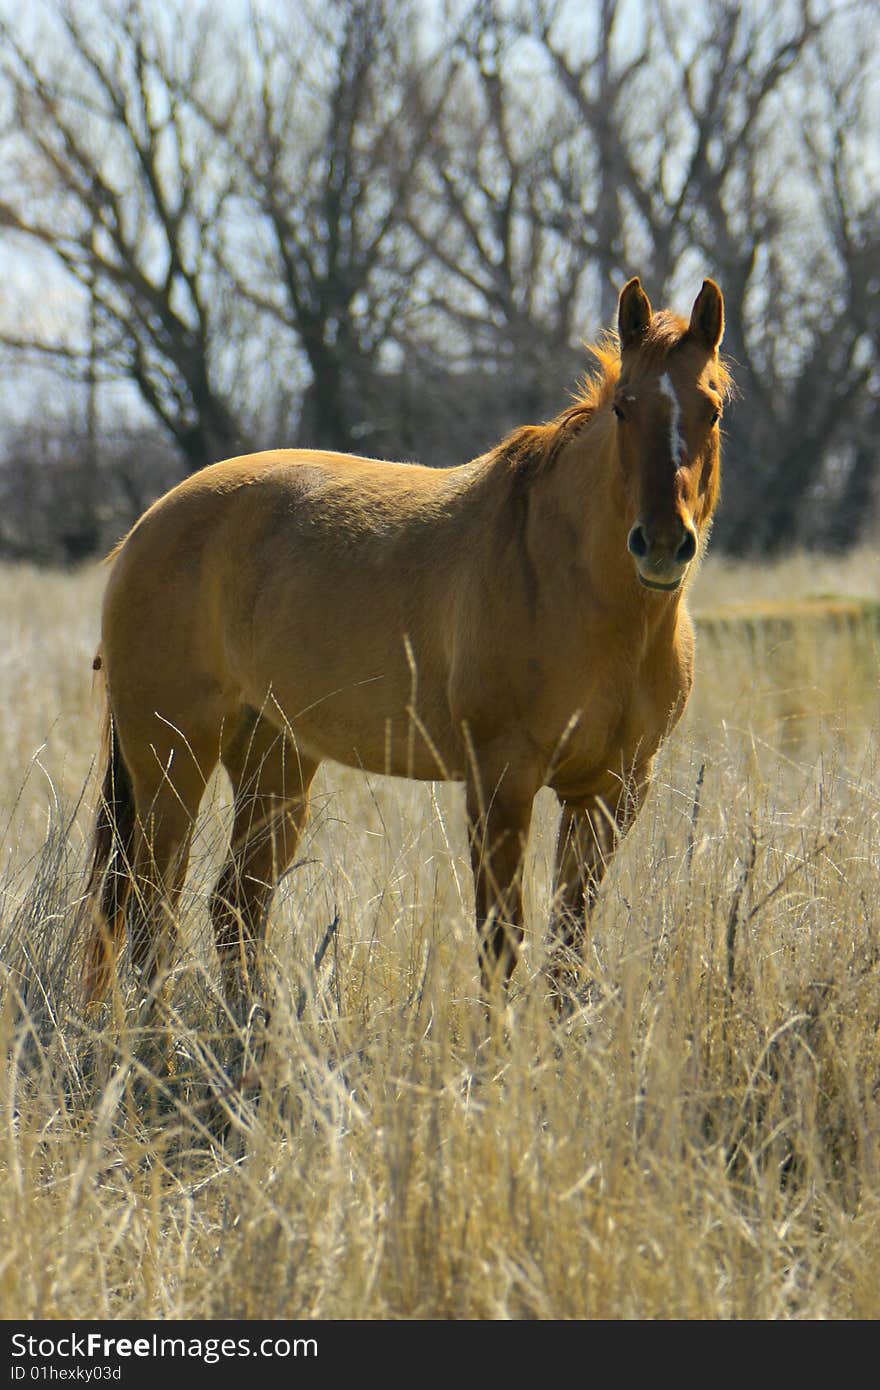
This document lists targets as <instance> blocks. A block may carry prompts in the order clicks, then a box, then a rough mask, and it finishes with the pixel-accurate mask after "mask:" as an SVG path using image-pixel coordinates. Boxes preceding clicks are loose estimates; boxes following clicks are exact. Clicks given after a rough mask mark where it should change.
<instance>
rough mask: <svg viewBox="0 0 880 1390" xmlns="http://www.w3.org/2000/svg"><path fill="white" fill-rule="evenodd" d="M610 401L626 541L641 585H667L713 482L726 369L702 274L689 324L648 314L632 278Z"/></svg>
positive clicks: (695, 534)
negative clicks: (624, 499)
mask: <svg viewBox="0 0 880 1390" xmlns="http://www.w3.org/2000/svg"><path fill="white" fill-rule="evenodd" d="M617 326H618V336H619V339H620V375H619V378H618V383H617V389H616V391H615V394H614V399H613V406H612V408H613V410H614V414H615V415H616V417H617V422H616V430H617V452H618V458H619V462H620V467H621V470H622V473H623V485H624V492H625V495H626V497H627V507H628V517H627V524H628V526H629V533H628V538H627V547H628V549H629V552H630V554H631V555H632V557H633V561H634V563H635V567H636V574H637V575H638V578H639V580H640V581H641V583H642V584H643V585H645V587H646V588H649V589H661V590H663V589H665V590H673V589H677V588H678V587H679V585H680V584H681V582H682V579H683V578H684V575H685V572H686V571H687V568H688V566H689V565H690V563H691V561H692V560H693V558H694V556H695V555H696V554H697V550H698V547H699V540H700V535H701V533H702V531H703V529H704V528H705V526H706V524H707V523H708V521H709V518H710V517H711V515H712V511H713V509H714V507H715V503H716V500H717V497H718V484H719V455H720V445H719V429H718V425H719V421H720V418H721V408H722V404H723V399H724V393H725V386H726V384H727V381H728V377H727V373H726V371H725V369H724V367H723V365H722V364H721V362H720V361H719V358H718V344H719V343H720V342H721V335H722V333H723V331H724V302H723V300H722V297H721V291H720V290H719V288H718V286H717V285H716V284H715V283H714V281H712V280H705V281H704V282H703V288H702V289H701V291H700V293H699V294H698V296H697V298H696V301H695V303H694V307H693V312H692V313H691V318H690V322H689V323H687V322H686V321H685V320H684V319H678V318H676V317H675V316H674V315H672V314H669V313H667V312H663V313H658V314H652V312H651V305H650V304H649V302H648V298H647V295H646V294H645V292H644V291H643V289H642V287H641V285H640V283H639V281H638V279H634V280H630V281H629V283H628V284H627V285H626V286H624V289H623V291H622V292H621V295H620V303H619V305H618V315H617Z"/></svg>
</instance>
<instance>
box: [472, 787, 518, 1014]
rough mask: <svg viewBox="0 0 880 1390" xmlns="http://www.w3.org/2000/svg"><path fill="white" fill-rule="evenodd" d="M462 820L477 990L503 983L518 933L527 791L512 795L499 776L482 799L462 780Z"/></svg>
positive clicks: (487, 993) (499, 986)
mask: <svg viewBox="0 0 880 1390" xmlns="http://www.w3.org/2000/svg"><path fill="white" fill-rule="evenodd" d="M467 810H468V822H469V825H470V841H471V863H472V866H473V872H474V890H475V897H476V915H477V950H478V953H479V961H480V977H481V980H482V986H483V992H484V995H485V996H486V998H487V999H491V998H492V997H493V996H494V995H495V994H496V992H497V991H498V990H499V989H501V990H502V991H503V990H504V989H505V988H506V986H507V983H508V981H509V979H510V976H511V974H512V973H513V970H514V967H515V965H516V963H517V960H518V959H519V948H520V944H521V942H522V937H523V909H522V872H523V859H524V855H525V849H526V842H527V840H528V834H529V823H530V820H531V814H532V791H531V789H529V790H528V791H527V792H526V793H525V794H519V795H517V794H516V792H515V790H514V789H513V788H511V787H507V788H505V786H504V780H503V779H502V780H501V782H500V783H499V784H498V785H497V786H496V787H495V789H494V791H493V792H491V793H490V795H489V797H488V799H487V798H485V797H484V796H483V795H482V788H481V786H480V785H479V784H478V783H477V781H476V779H472V780H471V781H470V782H469V783H468V790H467Z"/></svg>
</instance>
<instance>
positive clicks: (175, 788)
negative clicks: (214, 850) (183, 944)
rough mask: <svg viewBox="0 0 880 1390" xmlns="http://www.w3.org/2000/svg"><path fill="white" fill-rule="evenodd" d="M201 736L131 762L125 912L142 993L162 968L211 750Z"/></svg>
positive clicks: (167, 961)
mask: <svg viewBox="0 0 880 1390" xmlns="http://www.w3.org/2000/svg"><path fill="white" fill-rule="evenodd" d="M210 748H211V743H210V740H209V739H207V738H206V739H205V740H204V741H203V743H202V744H201V746H200V747H197V746H196V745H195V744H194V743H193V741H192V739H186V740H185V741H184V740H183V738H181V740H180V744H179V746H175V747H173V748H171V747H168V748H165V749H161V750H160V749H158V748H156V747H154V748H153V749H151V750H150V751H149V752H148V753H145V755H144V757H143V759H142V764H141V765H140V766H138V765H137V764H134V765H133V766H132V767H131V777H132V785H133V791H134V800H135V806H136V808H137V822H136V828H135V837H134V850H133V855H132V866H131V890H130V892H129V894H128V900H127V904H126V915H127V923H128V929H129V940H130V943H131V961H132V965H133V966H134V969H135V970H136V971H137V973H138V974H139V976H140V978H141V982H142V985H143V988H144V991H145V994H146V996H147V999H148V1001H149V1002H148V1007H151V1004H152V1002H154V996H155V986H156V984H157V983H158V982H159V981H160V980H161V977H162V976H163V975H164V974H165V972H166V971H167V969H168V966H169V964H170V960H171V954H172V950H173V944H174V933H175V929H176V925H177V923H176V910H177V900H178V898H179V895H180V890H181V888H182V887H183V883H184V879H185V878H186V870H187V864H188V861H189V850H190V843H191V840H192V832H193V827H194V825H195V821H196V816H197V815H198V810H199V803H200V801H201V799H202V794H203V792H204V789H205V784H206V781H207V778H208V777H209V776H210V774H211V771H212V770H213V765H214V763H215V762H216V752H215V753H214V755H213V758H212V755H211V753H210V751H209V750H210Z"/></svg>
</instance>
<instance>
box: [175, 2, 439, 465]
mask: <svg viewBox="0 0 880 1390" xmlns="http://www.w3.org/2000/svg"><path fill="white" fill-rule="evenodd" d="M250 33H251V38H250V42H251V49H250V54H249V57H250V64H251V74H252V76H251V80H250V82H249V85H248V88H247V92H246V99H245V100H243V101H242V102H241V103H240V104H239V108H238V111H237V119H236V120H235V121H234V122H232V123H229V124H228V125H227V124H226V122H225V115H224V113H223V112H221V113H220V116H219V119H218V117H217V115H216V113H214V112H213V110H212V107H211V104H210V103H205V104H204V106H203V108H202V113H203V115H204V116H205V118H206V119H207V121H208V123H209V125H210V126H211V127H212V128H213V130H214V132H215V134H216V135H217V136H218V137H219V138H221V139H222V141H223V142H224V145H225V147H226V148H227V149H228V150H229V152H230V159H231V161H232V163H233V164H234V165H235V167H236V168H237V169H238V171H239V173H240V183H239V194H240V203H239V208H240V211H241V213H242V227H247V228H248V231H247V232H245V233H243V239H244V241H243V244H244V246H245V247H246V251H245V253H244V254H242V250H243V245H242V242H239V243H236V244H233V246H232V248H231V249H232V250H233V252H234V259H230V260H228V261H227V263H226V268H227V270H228V273H229V275H230V277H231V278H233V279H234V280H235V282H236V285H237V289H238V292H239V293H240V294H241V295H242V296H243V297H244V298H245V299H246V300H247V301H248V302H250V303H251V304H252V305H254V306H255V307H256V308H257V309H258V310H259V311H260V312H261V313H264V314H267V315H269V316H273V317H274V318H275V319H276V320H277V321H278V322H279V323H280V324H281V325H283V326H284V328H286V329H287V330H289V333H290V335H291V339H292V341H295V343H296V345H297V348H298V351H299V353H300V354H301V356H302V358H303V359H304V361H305V363H306V365H307V371H308V376H309V378H310V385H309V387H308V390H307V392H306V396H305V400H304V403H303V412H302V419H301V423H300V435H301V437H302V438H303V439H304V440H306V441H307V442H309V443H310V444H312V445H317V446H319V447H326V448H353V447H361V448H363V447H364V445H365V443H366V444H370V445H372V446H375V442H376V439H377V438H381V420H380V419H379V420H377V419H376V418H375V417H374V416H373V415H372V412H371V411H370V409H369V408H368V407H369V406H372V407H376V406H378V407H379V410H380V413H381V404H380V393H377V391H376V390H375V389H374V387H375V382H376V380H377V378H378V377H379V376H380V374H381V372H382V371H383V370H386V371H387V370H388V368H389V365H391V363H393V361H394V360H395V358H394V355H393V353H394V349H395V348H396V347H398V346H399V339H400V332H399V323H400V320H401V318H402V316H403V315H404V314H405V312H406V306H407V302H408V300H409V297H410V294H411V284H412V280H413V277H414V275H415V273H416V271H417V268H418V266H419V263H420V260H421V259H422V257H423V251H422V249H421V248H420V247H419V246H418V244H417V243H416V241H415V240H414V238H412V237H411V236H410V235H409V233H408V230H407V225H406V220H405V212H406V208H407V206H408V203H409V199H410V197H411V194H412V190H413V186H414V181H415V178H416V177H417V173H418V169H419V164H420V160H421V158H422V154H423V151H424V149H425V146H426V145H427V143H428V142H429V140H430V139H431V138H432V136H433V132H434V128H435V123H436V120H437V116H438V113H439V111H440V109H441V107H442V104H443V100H444V95H445V90H446V85H447V73H448V69H449V67H450V64H451V63H452V62H454V58H453V57H451V56H450V54H449V51H448V49H447V48H446V46H445V45H442V44H441V45H438V44H437V43H436V40H434V41H433V42H432V41H431V38H430V36H428V37H427V38H426V37H425V35H424V34H423V33H422V32H421V30H420V26H419V23H418V6H416V5H414V4H412V3H410V0H329V3H320V4H319V3H317V0H314V2H312V0H307V2H306V3H302V2H301V0H297V3H288V4H287V5H280V6H279V5H277V4H274V5H271V6H268V7H261V6H259V5H257V4H255V5H254V6H253V7H252V10H251V31H250ZM389 354H390V355H389Z"/></svg>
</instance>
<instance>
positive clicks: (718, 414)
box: [709, 410, 721, 429]
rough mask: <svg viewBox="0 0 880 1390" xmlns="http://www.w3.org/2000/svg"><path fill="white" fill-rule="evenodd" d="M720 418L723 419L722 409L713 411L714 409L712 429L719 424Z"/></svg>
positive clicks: (711, 422) (710, 422)
mask: <svg viewBox="0 0 880 1390" xmlns="http://www.w3.org/2000/svg"><path fill="white" fill-rule="evenodd" d="M720 419H721V411H720V410H713V411H712V419H711V420H710V421H709V427H710V429H714V428H715V426H716V425H717V424H718V421H719V420H720Z"/></svg>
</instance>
